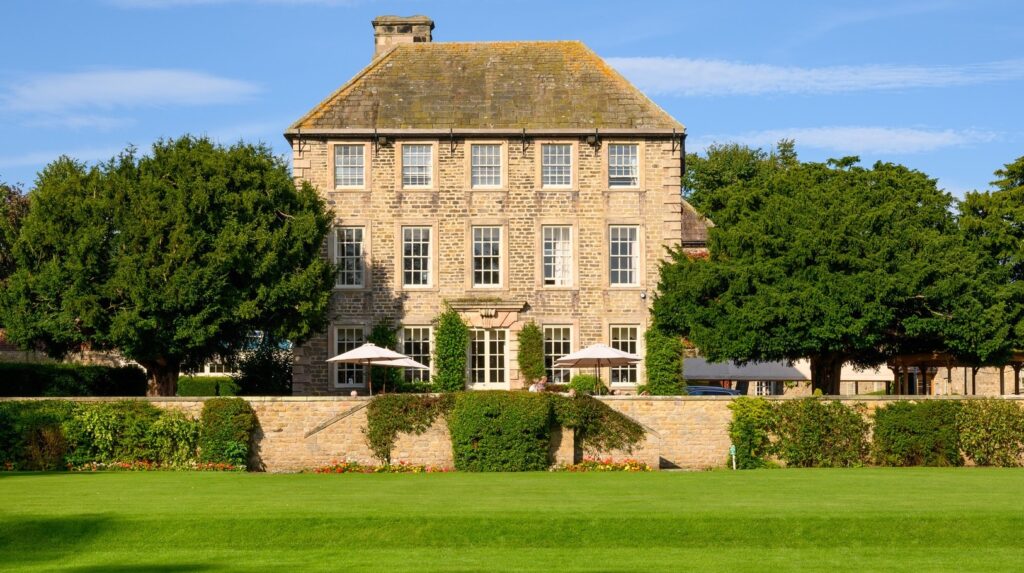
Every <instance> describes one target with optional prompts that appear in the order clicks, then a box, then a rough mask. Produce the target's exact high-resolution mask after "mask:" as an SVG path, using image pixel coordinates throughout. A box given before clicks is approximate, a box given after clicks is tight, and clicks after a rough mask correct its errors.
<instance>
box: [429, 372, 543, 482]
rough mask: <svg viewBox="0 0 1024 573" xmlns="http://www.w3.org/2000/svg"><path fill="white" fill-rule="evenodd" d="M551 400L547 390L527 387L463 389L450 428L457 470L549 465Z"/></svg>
mask: <svg viewBox="0 0 1024 573" xmlns="http://www.w3.org/2000/svg"><path fill="white" fill-rule="evenodd" d="M551 422H552V416H551V406H550V403H549V401H548V395H547V394H544V393H529V392H502V391H483V392H461V393H459V394H456V395H455V403H454V406H453V407H452V412H451V414H450V415H449V416H448V429H449V431H450V432H451V437H452V453H453V454H454V458H455V468H456V469H458V470H460V471H473V472H487V471H492V472H493V471H531V470H543V469H546V468H547V467H548V465H549V462H548V447H549V445H550V442H551Z"/></svg>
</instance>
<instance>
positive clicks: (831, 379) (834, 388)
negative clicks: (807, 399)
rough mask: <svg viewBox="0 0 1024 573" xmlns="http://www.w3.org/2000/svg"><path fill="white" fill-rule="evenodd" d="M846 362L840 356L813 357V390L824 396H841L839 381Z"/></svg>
mask: <svg viewBox="0 0 1024 573" xmlns="http://www.w3.org/2000/svg"><path fill="white" fill-rule="evenodd" d="M844 362H845V360H844V359H843V357H842V356H840V355H838V354H824V355H821V356H812V357H811V389H812V391H813V390H821V393H822V394H825V395H832V396H836V395H838V394H839V380H840V376H841V375H842V371H843V363H844Z"/></svg>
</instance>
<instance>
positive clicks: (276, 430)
mask: <svg viewBox="0 0 1024 573" xmlns="http://www.w3.org/2000/svg"><path fill="white" fill-rule="evenodd" d="M139 399H145V400H150V401H152V402H153V403H154V404H155V405H156V406H158V407H161V408H173V409H177V410H181V411H184V412H186V413H188V414H190V415H192V416H198V415H199V413H200V411H201V410H202V404H203V403H202V401H201V400H196V399H191V398H187V399H182V398H139ZM769 399H770V400H787V399H790V398H787V397H772V398H769ZM904 399H911V398H894V397H891V396H860V397H858V398H841V399H840V400H842V401H843V402H846V403H850V404H853V403H863V404H865V405H866V406H867V407H868V410H869V411H870V410H874V409H875V408H878V407H881V406H883V405H885V404H889V403H891V402H894V401H898V400H904ZM913 399H925V400H929V399H931V400H939V399H947V400H950V399H952V400H957V399H968V400H969V399H972V398H966V397H944V398H936V397H915V398H913ZM1004 399H1008V400H1018V401H1024V397H1022V396H1014V397H1004ZM78 400H82V401H98V400H111V398H82V399H78ZM248 400H249V402H250V403H251V404H252V406H253V409H254V410H255V411H256V415H257V416H258V417H259V425H260V428H259V432H258V434H257V437H256V442H257V443H256V448H255V452H254V462H255V465H257V466H258V467H260V468H261V469H264V470H266V471H270V472H294V471H300V470H303V469H309V468H314V467H317V466H322V465H326V464H329V463H331V462H334V461H342V460H349V461H358V462H363V463H367V464H374V463H377V462H376V460H374V459H373V456H372V455H371V454H370V450H369V448H368V447H367V446H366V441H365V439H364V437H363V433H362V431H363V428H364V427H365V426H366V409H365V407H366V405H367V404H368V403H369V400H370V399H369V398H364V397H354V398H350V397H321V398H313V397H282V398H276V397H275V398H263V397H259V398H248ZM601 400H602V401H604V402H605V403H606V404H608V405H609V406H611V407H612V408H615V409H616V410H618V411H620V412H622V413H624V414H626V415H627V416H630V417H631V418H633V419H634V420H636V421H637V422H639V423H640V424H642V425H643V426H644V427H645V428H646V429H647V431H648V434H647V439H646V441H645V443H644V444H643V445H642V446H641V447H640V448H639V449H638V450H635V451H634V452H632V453H629V454H627V453H625V452H596V455H598V456H600V457H606V456H611V457H613V458H615V459H623V458H626V457H630V458H636V459H639V460H641V461H645V462H647V463H649V464H651V465H652V466H655V467H661V468H683V469H691V470H699V469H708V468H715V467H722V466H724V465H725V463H726V460H727V456H728V452H729V434H728V426H729V421H730V419H731V412H730V410H729V403H730V402H731V401H732V398H729V397H719V396H693V397H672V396H665V397H636V396H611V397H605V398H601ZM345 414H347V416H345ZM566 434H567V435H561V434H558V433H556V435H555V436H553V439H552V442H553V443H552V450H553V454H554V458H555V460H556V462H558V463H568V462H571V461H573V460H574V459H575V460H577V461H578V460H579V459H581V457H582V456H583V455H584V454H586V455H594V454H595V453H592V452H584V451H582V450H581V447H580V444H574V443H573V437H572V435H571V433H566ZM392 460H393V461H395V462H398V461H405V462H409V463H414V464H424V465H437V466H446V467H451V466H452V452H451V442H450V439H449V436H448V429H447V427H445V425H444V423H443V422H442V423H438V424H435V425H434V426H433V427H431V428H430V429H429V430H428V431H427V432H425V433H424V434H422V435H420V436H409V435H401V436H399V439H398V442H397V443H396V445H395V449H394V451H393V453H392Z"/></svg>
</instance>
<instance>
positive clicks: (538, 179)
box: [532, 139, 580, 191]
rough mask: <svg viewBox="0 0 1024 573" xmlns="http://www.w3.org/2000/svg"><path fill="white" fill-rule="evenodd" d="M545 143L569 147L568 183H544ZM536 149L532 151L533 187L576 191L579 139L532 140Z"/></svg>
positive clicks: (577, 186)
mask: <svg viewBox="0 0 1024 573" xmlns="http://www.w3.org/2000/svg"><path fill="white" fill-rule="evenodd" d="M545 145H568V146H569V148H570V151H569V157H570V161H571V162H572V163H571V166H572V168H571V170H570V175H569V178H570V179H571V181H570V183H569V185H544V146H545ZM532 147H533V148H534V149H535V150H536V151H535V152H534V155H535V161H534V163H535V164H536V167H535V169H534V187H536V188H537V189H538V190H540V191H578V190H579V188H580V184H579V181H580V177H579V175H580V154H579V140H576V139H538V140H536V141H534V145H533V146H532Z"/></svg>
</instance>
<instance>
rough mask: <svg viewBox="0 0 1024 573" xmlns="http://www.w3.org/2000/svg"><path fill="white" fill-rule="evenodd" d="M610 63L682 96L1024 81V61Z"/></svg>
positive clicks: (649, 87) (643, 83) (650, 86)
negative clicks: (809, 64) (929, 63)
mask: <svg viewBox="0 0 1024 573" xmlns="http://www.w3.org/2000/svg"><path fill="white" fill-rule="evenodd" d="M608 62H609V63H610V64H611V65H612V66H614V67H615V68H616V69H618V70H619V71H621V72H622V73H623V75H625V76H626V77H627V78H629V79H630V80H631V81H633V82H634V83H635V84H637V86H639V87H640V89H642V90H644V91H646V92H648V93H651V94H656V95H677V96H722V95H763V94H770V93H790V94H829V93H840V92H854V91H877V90H897V89H909V88H938V87H951V86H965V85H973V84H980V83H989V82H1000V81H1012V80H1020V79H1024V59H1020V60H1004V61H998V62H988V63H982V64H974V65H965V66H898V65H862V66H826V67H817V68H811V67H798V66H775V65H769V64H749V63H743V62H730V61H725V60H702V59H691V58H669V57H637V58H609V59H608Z"/></svg>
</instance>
